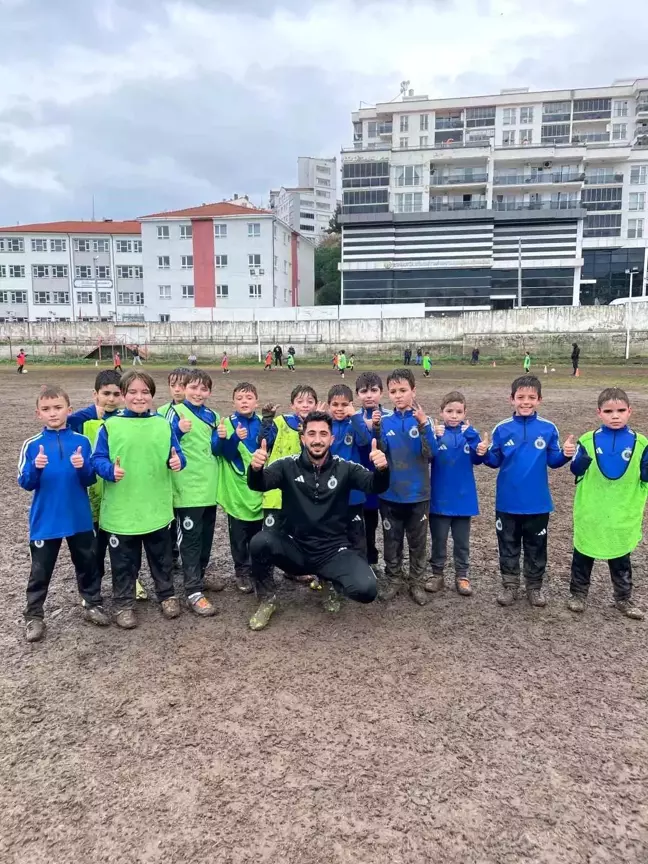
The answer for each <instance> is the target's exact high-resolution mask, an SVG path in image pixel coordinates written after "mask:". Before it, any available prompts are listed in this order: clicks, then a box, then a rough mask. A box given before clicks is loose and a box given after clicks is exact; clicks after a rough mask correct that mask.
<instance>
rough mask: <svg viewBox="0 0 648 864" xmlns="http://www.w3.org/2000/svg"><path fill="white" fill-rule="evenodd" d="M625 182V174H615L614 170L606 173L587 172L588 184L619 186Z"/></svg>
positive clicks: (586, 182)
mask: <svg viewBox="0 0 648 864" xmlns="http://www.w3.org/2000/svg"><path fill="white" fill-rule="evenodd" d="M619 183H623V174H614V173H612V172H609V173H605V174H587V173H586V174H585V185H586V186H617V185H618V184H619Z"/></svg>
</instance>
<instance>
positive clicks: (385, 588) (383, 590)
mask: <svg viewBox="0 0 648 864" xmlns="http://www.w3.org/2000/svg"><path fill="white" fill-rule="evenodd" d="M400 590H401V583H400V582H396V581H395V580H392V579H388V580H387V579H386V580H385V581H384V582H383V583H382V585H381V586H380V588H378V599H379V600H384V601H385V602H388V601H389V600H393V599H394V597H396V596H397V595H398V594H399V593H400Z"/></svg>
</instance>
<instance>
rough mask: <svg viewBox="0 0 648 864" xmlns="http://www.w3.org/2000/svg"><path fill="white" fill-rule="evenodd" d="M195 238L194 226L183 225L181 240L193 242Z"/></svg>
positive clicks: (181, 227)
mask: <svg viewBox="0 0 648 864" xmlns="http://www.w3.org/2000/svg"><path fill="white" fill-rule="evenodd" d="M192 237H193V225H181V226H180V239H181V240H191V238H192Z"/></svg>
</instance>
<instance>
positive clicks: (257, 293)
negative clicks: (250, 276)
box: [249, 285, 261, 300]
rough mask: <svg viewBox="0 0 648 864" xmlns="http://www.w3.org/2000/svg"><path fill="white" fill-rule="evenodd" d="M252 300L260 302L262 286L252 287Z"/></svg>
mask: <svg viewBox="0 0 648 864" xmlns="http://www.w3.org/2000/svg"><path fill="white" fill-rule="evenodd" d="M249 288H250V298H251V299H252V300H260V299H261V286H260V285H250V286H249Z"/></svg>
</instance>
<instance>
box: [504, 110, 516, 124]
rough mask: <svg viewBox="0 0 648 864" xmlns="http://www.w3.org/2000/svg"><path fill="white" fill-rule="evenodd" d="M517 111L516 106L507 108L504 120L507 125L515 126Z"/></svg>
mask: <svg viewBox="0 0 648 864" xmlns="http://www.w3.org/2000/svg"><path fill="white" fill-rule="evenodd" d="M516 114H517V111H516V109H515V108H505V109H504V117H503V120H502V122H503V123H504V125H505V126H515V116H516Z"/></svg>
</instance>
